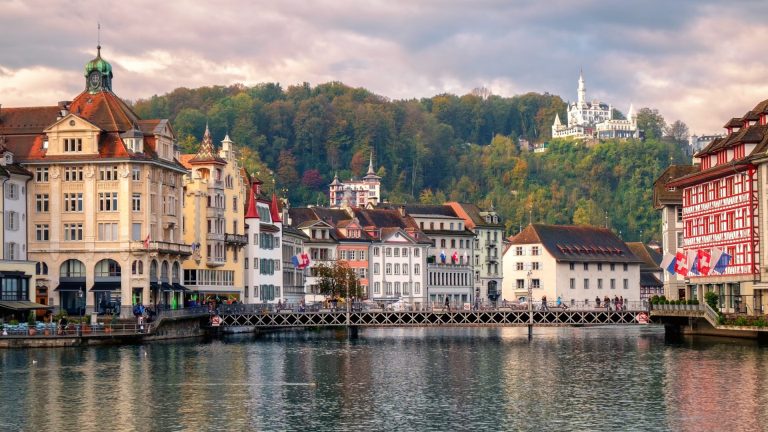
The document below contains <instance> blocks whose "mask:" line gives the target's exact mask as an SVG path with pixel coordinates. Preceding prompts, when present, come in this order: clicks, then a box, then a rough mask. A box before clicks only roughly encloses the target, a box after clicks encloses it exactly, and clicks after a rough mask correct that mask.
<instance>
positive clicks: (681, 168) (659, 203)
mask: <svg viewBox="0 0 768 432" xmlns="http://www.w3.org/2000/svg"><path fill="white" fill-rule="evenodd" d="M698 170H699V167H698V166H696V165H670V166H669V167H667V169H665V170H664V172H663V173H661V175H660V176H659V178H657V179H656V181H654V182H653V207H654V208H655V209H656V210H661V209H662V208H664V206H665V205H682V204H683V189H681V188H669V187H667V183H669V182H670V181H672V180H675V179H677V178H680V177H683V176H685V175H688V174H692V173H695V172H697V171H698Z"/></svg>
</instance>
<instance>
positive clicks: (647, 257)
mask: <svg viewBox="0 0 768 432" xmlns="http://www.w3.org/2000/svg"><path fill="white" fill-rule="evenodd" d="M627 246H628V247H629V250H631V251H632V253H633V254H634V255H635V256H636V257H638V258H639V259H640V260H641V261H642V262H641V263H640V300H649V299H650V298H651V297H653V296H661V295H664V282H662V281H661V278H662V269H661V267H660V265H661V254H660V253H658V252H656V251H655V250H653V248H651V247H649V246H648V245H646V244H645V243H642V242H628V243H627Z"/></svg>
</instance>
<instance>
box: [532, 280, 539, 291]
mask: <svg viewBox="0 0 768 432" xmlns="http://www.w3.org/2000/svg"><path fill="white" fill-rule="evenodd" d="M531 288H532V289H539V288H541V281H540V280H539V279H531Z"/></svg>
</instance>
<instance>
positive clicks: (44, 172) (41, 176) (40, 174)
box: [35, 167, 48, 183]
mask: <svg viewBox="0 0 768 432" xmlns="http://www.w3.org/2000/svg"><path fill="white" fill-rule="evenodd" d="M35 181H36V182H38V183H47V182H48V167H44V168H35Z"/></svg>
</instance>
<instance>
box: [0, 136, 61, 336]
mask: <svg viewBox="0 0 768 432" xmlns="http://www.w3.org/2000/svg"><path fill="white" fill-rule="evenodd" d="M31 177H32V175H31V174H30V173H29V171H27V170H25V169H24V168H22V167H21V165H19V164H17V163H16V162H15V160H14V155H13V153H12V152H10V151H8V150H6V149H5V148H4V147H3V142H2V137H0V184H2V185H3V199H2V200H1V201H0V203H1V205H2V207H0V218H1V219H2V230H0V244H2V245H3V250H2V252H1V253H2V255H0V318H7V319H16V320H18V321H24V320H26V318H27V314H28V313H29V311H30V310H37V311H38V315H42V314H43V313H44V312H45V310H44V309H34V308H36V307H43V306H45V305H47V304H48V303H49V298H48V294H49V291H48V287H47V285H43V286H40V287H39V288H38V287H37V283H36V281H37V280H38V279H40V278H45V277H46V276H47V273H48V265H47V264H46V263H44V262H41V263H35V262H33V261H29V260H28V259H27V233H28V231H27V183H28V182H29V180H30V178H31ZM37 275H40V276H37ZM40 280H42V279H40Z"/></svg>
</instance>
